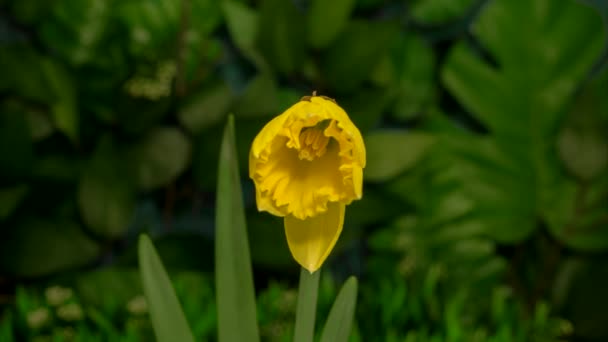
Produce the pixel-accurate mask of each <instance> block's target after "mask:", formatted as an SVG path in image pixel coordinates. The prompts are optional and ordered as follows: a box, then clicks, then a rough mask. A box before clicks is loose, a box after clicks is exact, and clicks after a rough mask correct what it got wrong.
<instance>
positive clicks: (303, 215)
mask: <svg viewBox="0 0 608 342" xmlns="http://www.w3.org/2000/svg"><path fill="white" fill-rule="evenodd" d="M364 167H365V145H364V144H363V138H362V137H361V133H360V132H359V130H358V129H357V127H355V125H354V124H353V123H352V122H351V121H350V118H349V117H348V115H347V114H346V112H345V111H344V110H343V109H342V108H340V107H339V106H338V105H337V104H336V103H335V101H333V100H332V99H330V98H327V97H324V96H316V94H314V93H313V96H307V97H304V98H303V99H302V100H301V101H300V102H298V103H296V104H295V105H293V106H292V107H291V108H289V109H287V110H286V111H285V112H284V113H283V114H281V115H279V116H277V117H275V118H274V119H273V120H271V121H270V122H269V123H268V124H266V126H264V128H262V130H261V131H260V133H259V134H258V135H257V136H256V138H255V140H254V141H253V144H252V146H251V151H250V153H249V177H251V179H253V181H254V183H255V188H256V202H257V206H258V210H260V211H267V212H269V213H271V214H273V215H276V216H280V217H284V223H285V234H286V236H287V243H288V245H289V249H290V251H291V254H292V255H293V257H294V259H296V261H297V262H298V263H299V264H300V265H302V267H304V268H306V269H307V270H308V271H310V272H311V273H312V272H314V271H316V270H318V269H319V267H321V265H322V264H323V262H324V261H325V259H326V258H327V256H328V255H329V253H330V252H331V250H332V249H333V247H334V245H335V244H336V241H337V240H338V237H339V236H340V232H341V231H342V226H343V224H344V209H345V206H346V205H347V204H350V203H351V202H352V201H353V200H355V199H360V198H361V196H362V183H363V168H364Z"/></svg>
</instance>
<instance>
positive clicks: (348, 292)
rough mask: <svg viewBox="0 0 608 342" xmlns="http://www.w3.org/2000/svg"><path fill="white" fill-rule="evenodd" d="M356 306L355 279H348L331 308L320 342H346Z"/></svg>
mask: <svg viewBox="0 0 608 342" xmlns="http://www.w3.org/2000/svg"><path fill="white" fill-rule="evenodd" d="M356 306H357V278H355V277H349V278H348V279H347V280H346V283H344V285H343V286H342V289H341V290H340V293H338V297H337V298H336V301H335V302H334V305H333V306H332V307H331V311H330V312H329V316H328V317H327V321H326V322H325V327H324V328H323V333H322V334H321V342H341V341H343V342H347V341H348V337H349V336H350V333H351V328H352V325H353V319H354V318H355V308H356Z"/></svg>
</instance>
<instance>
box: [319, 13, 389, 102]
mask: <svg viewBox="0 0 608 342" xmlns="http://www.w3.org/2000/svg"><path fill="white" fill-rule="evenodd" d="M397 28H398V26H397V25H396V23H393V22H376V21H362V20H352V21H351V22H349V24H348V25H347V26H346V28H345V29H344V31H343V32H342V34H340V36H339V37H338V38H337V40H336V42H335V44H333V45H331V46H330V47H329V48H328V49H327V50H326V52H325V53H324V56H323V58H322V61H321V70H322V75H323V77H325V79H326V82H327V83H328V85H329V86H330V87H331V89H332V90H333V91H335V92H340V93H347V92H351V91H353V90H355V89H356V88H357V87H358V86H359V85H360V84H361V83H362V82H363V81H364V80H366V79H368V78H369V77H370V76H371V73H372V71H373V69H374V67H376V65H377V64H378V63H379V62H380V61H381V59H382V57H384V56H385V55H386V53H387V52H388V50H389V48H390V46H391V43H392V40H393V38H394V37H395V36H396V34H397V33H398V30H397ZM346 56H348V57H346Z"/></svg>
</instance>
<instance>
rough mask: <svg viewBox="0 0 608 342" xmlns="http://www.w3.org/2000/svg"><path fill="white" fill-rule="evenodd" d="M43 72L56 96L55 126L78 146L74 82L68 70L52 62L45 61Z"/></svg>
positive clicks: (52, 107) (54, 106) (53, 105)
mask: <svg viewBox="0 0 608 342" xmlns="http://www.w3.org/2000/svg"><path fill="white" fill-rule="evenodd" d="M42 70H43V72H44V74H45V76H46V79H47V84H48V85H49V90H50V91H51V92H52V93H53V94H54V100H53V102H52V104H51V114H52V116H53V121H54V122H55V126H56V127H57V129H58V130H59V131H60V132H62V133H63V134H65V135H66V136H67V137H68V138H69V139H70V140H71V141H72V143H74V144H76V143H78V140H79V137H78V135H79V134H80V132H79V113H78V108H77V102H76V96H77V95H76V87H75V85H74V81H73V80H72V79H71V75H70V74H69V73H68V72H67V70H65V69H64V68H62V67H61V66H60V65H58V64H57V63H55V62H53V61H52V60H44V62H43V64H42Z"/></svg>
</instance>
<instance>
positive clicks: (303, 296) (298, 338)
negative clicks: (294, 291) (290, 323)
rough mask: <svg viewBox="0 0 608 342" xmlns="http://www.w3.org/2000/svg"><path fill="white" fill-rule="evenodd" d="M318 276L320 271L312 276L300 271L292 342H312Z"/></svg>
mask: <svg viewBox="0 0 608 342" xmlns="http://www.w3.org/2000/svg"><path fill="white" fill-rule="evenodd" d="M320 274H321V270H318V271H316V272H314V273H312V274H311V273H310V272H309V271H308V270H306V269H304V268H303V267H302V268H301V270H300V285H299V287H298V304H297V307H296V323H295V328H294V331H293V342H312V341H313V337H314V336H315V317H316V314H317V296H318V292H319V275H320Z"/></svg>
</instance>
